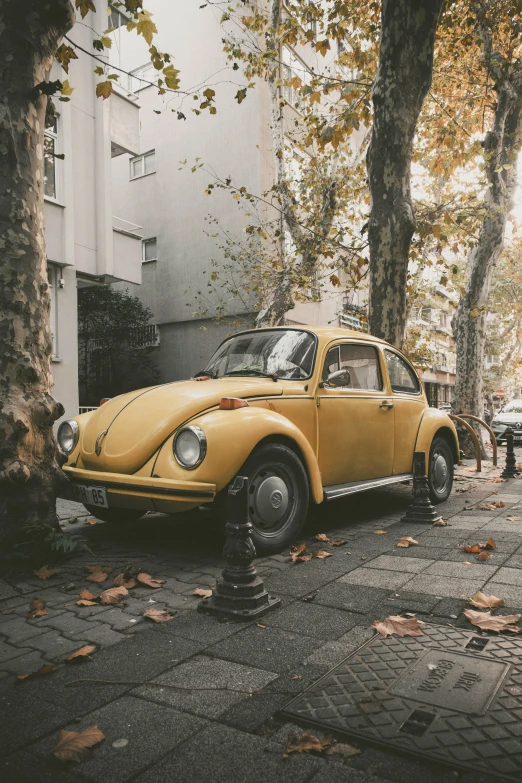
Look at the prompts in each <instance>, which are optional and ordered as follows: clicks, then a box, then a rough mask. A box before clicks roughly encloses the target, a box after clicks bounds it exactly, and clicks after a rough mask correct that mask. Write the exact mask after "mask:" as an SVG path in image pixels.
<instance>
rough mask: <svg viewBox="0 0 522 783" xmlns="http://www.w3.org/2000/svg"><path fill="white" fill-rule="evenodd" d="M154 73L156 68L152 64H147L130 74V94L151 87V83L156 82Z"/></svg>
mask: <svg viewBox="0 0 522 783" xmlns="http://www.w3.org/2000/svg"><path fill="white" fill-rule="evenodd" d="M154 72H155V68H154V66H153V64H152V63H146V64H145V65H142V66H141V67H140V68H135V69H134V70H133V71H131V72H130V73H129V92H138V91H139V90H143V89H144V88H145V87H150V82H154ZM144 80H145V81H144Z"/></svg>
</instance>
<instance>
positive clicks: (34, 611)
mask: <svg viewBox="0 0 522 783" xmlns="http://www.w3.org/2000/svg"><path fill="white" fill-rule="evenodd" d="M44 607H45V601H44V599H43V598H33V600H32V601H31V604H30V606H29V614H28V615H27V619H28V620H34V619H35V617H43V616H44V615H45V614H47V611H46V609H45V608H44Z"/></svg>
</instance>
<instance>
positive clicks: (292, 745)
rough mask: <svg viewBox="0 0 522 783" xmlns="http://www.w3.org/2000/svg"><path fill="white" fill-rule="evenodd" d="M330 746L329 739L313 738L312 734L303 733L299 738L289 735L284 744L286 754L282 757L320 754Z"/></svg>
mask: <svg viewBox="0 0 522 783" xmlns="http://www.w3.org/2000/svg"><path fill="white" fill-rule="evenodd" d="M331 744H332V738H331V737H323V738H322V739H319V737H314V735H313V734H308V733H307V732H303V734H301V736H300V737H298V736H297V735H296V734H290V735H289V737H288V740H287V743H286V752H285V753H284V754H283V755H284V756H289V755H290V753H310V752H311V751H312V752H314V753H322V752H323V751H325V750H326V749H327V748H329V747H330V745H331Z"/></svg>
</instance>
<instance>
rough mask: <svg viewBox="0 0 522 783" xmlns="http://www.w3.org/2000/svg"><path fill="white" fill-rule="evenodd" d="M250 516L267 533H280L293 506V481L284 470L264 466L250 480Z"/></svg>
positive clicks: (256, 525)
mask: <svg viewBox="0 0 522 783" xmlns="http://www.w3.org/2000/svg"><path fill="white" fill-rule="evenodd" d="M249 494H250V502H249V511H250V518H251V521H252V524H253V525H254V527H257V528H258V529H259V530H260V531H261V532H263V533H264V534H265V535H270V534H271V535H274V534H276V533H278V532H279V531H280V530H281V529H282V528H283V527H284V526H285V524H286V523H287V521H288V518H289V516H290V512H291V510H292V507H293V501H294V497H293V492H292V481H291V479H290V477H287V476H286V475H285V473H284V471H283V470H276V469H275V467H272V466H270V467H268V466H267V467H263V468H262V469H261V470H258V471H257V473H256V474H255V475H254V476H253V477H252V479H251V481H250V490H249Z"/></svg>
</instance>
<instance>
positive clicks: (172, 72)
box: [163, 65, 179, 90]
mask: <svg viewBox="0 0 522 783" xmlns="http://www.w3.org/2000/svg"><path fill="white" fill-rule="evenodd" d="M163 76H164V77H165V84H166V85H167V87H168V88H169V90H179V71H178V70H177V69H176V68H174V66H173V65H167V67H166V68H164V69H163Z"/></svg>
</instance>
